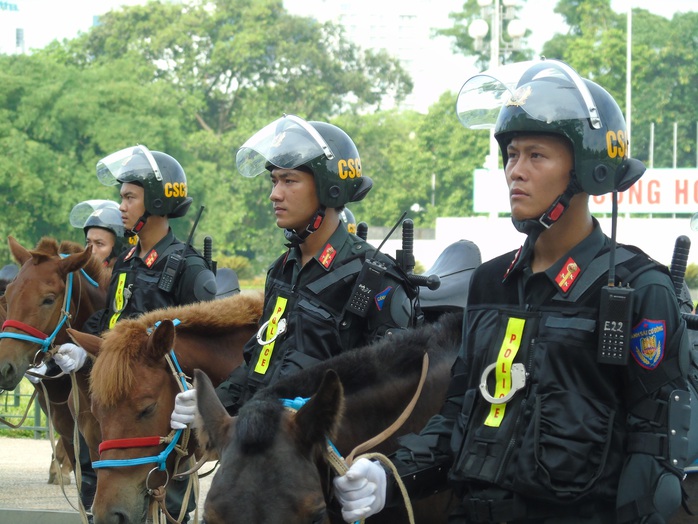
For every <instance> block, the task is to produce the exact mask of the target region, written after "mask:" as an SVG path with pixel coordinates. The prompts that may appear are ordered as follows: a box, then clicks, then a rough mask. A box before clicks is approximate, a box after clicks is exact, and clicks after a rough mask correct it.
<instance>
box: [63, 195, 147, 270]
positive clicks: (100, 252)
mask: <svg viewBox="0 0 698 524" xmlns="http://www.w3.org/2000/svg"><path fill="white" fill-rule="evenodd" d="M70 224H71V225H72V226H73V227H77V228H80V229H82V230H83V231H84V232H85V247H87V246H92V254H93V255H94V256H95V257H97V258H98V259H99V260H102V261H103V262H104V265H105V266H109V267H112V266H113V265H114V263H115V262H116V257H117V255H119V253H121V252H122V251H123V250H124V249H125V247H126V245H127V242H126V239H125V232H124V224H123V222H122V221H121V211H119V204H117V203H116V202H112V201H111V200H85V201H83V202H80V203H78V204H76V205H75V207H73V209H72V210H71V212H70ZM132 238H134V243H135V240H137V239H135V237H132Z"/></svg>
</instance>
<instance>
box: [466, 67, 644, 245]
mask: <svg viewBox="0 0 698 524" xmlns="http://www.w3.org/2000/svg"><path fill="white" fill-rule="evenodd" d="M456 112H457V113H458V118H459V120H460V121H461V123H462V124H463V125H464V126H465V127H468V128H471V129H482V128H492V127H494V136H495V138H496V139H497V142H498V143H499V147H500V149H501V152H502V158H503V160H504V165H505V166H506V163H507V146H508V145H509V143H510V142H511V140H512V139H513V138H514V137H515V136H517V135H519V134H549V135H557V136H562V137H564V138H566V139H567V140H568V141H569V143H570V145H571V146H572V150H573V154H574V167H573V170H572V172H571V173H570V181H569V184H568V186H567V188H566V189H565V191H564V192H563V193H562V194H561V195H559V196H558V197H557V198H556V199H555V200H554V201H553V202H552V203H551V204H550V207H549V208H548V209H547V210H546V211H545V212H544V213H543V214H542V215H541V216H540V217H538V218H532V219H526V220H516V219H514V218H513V217H512V221H513V222H514V226H515V227H516V228H517V229H518V230H519V231H521V232H523V233H526V234H527V235H529V236H530V235H531V234H533V235H538V234H539V233H540V232H541V231H543V230H545V229H547V228H549V227H550V226H552V225H553V224H554V223H555V222H557V221H558V220H559V219H560V217H561V216H562V215H563V214H564V212H565V211H566V210H567V208H568V207H569V205H570V201H571V199H572V197H573V196H574V195H575V194H577V193H580V192H584V193H587V194H590V195H603V194H605V193H609V192H611V191H616V190H617V191H625V190H626V189H628V188H629V187H630V186H631V185H632V184H633V183H635V181H637V180H638V179H639V178H640V177H641V176H642V175H643V173H644V172H645V166H644V164H643V163H642V162H640V161H639V160H636V159H634V158H628V136H627V128H626V125H625V118H623V114H622V113H621V111H620V108H619V107H618V104H617V103H616V101H615V100H614V99H613V97H611V95H609V94H608V92H606V91H605V90H604V89H603V88H602V87H601V86H599V85H598V84H595V83H594V82H592V81H590V80H586V79H582V78H581V77H580V76H579V75H578V74H577V72H576V71H575V70H574V69H572V68H571V67H570V66H568V65H567V64H565V63H564V62H560V61H558V60H540V61H529V62H521V63H517V64H510V65H507V66H504V67H501V68H496V69H493V70H491V71H486V72H484V73H481V74H479V75H476V76H474V77H472V78H470V79H469V80H468V81H467V82H466V83H465V84H464V85H463V87H462V88H461V91H460V93H459V94H458V101H457V103H456ZM493 124H494V125H493Z"/></svg>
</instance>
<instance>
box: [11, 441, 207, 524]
mask: <svg viewBox="0 0 698 524" xmlns="http://www.w3.org/2000/svg"><path fill="white" fill-rule="evenodd" d="M50 461H51V443H50V442H49V441H48V440H34V439H27V438H8V437H0V486H1V489H0V524H19V523H20V522H31V523H32V524H39V523H42V522H47V523H51V524H54V523H55V524H58V523H59V522H61V523H63V522H75V523H76V524H77V523H79V522H80V520H79V518H78V513H77V510H76V509H74V508H73V507H72V506H71V503H72V505H73V506H75V508H77V507H78V495H77V489H76V487H75V478H74V477H72V478H71V484H70V485H68V486H65V495H64V493H63V490H62V489H61V486H55V485H51V484H48V469H49V465H50ZM204 469H205V470H206V471H208V469H209V468H208V465H207V466H205V467H204ZM212 477H213V475H209V476H207V477H205V478H203V479H201V480H200V489H201V496H200V497H199V508H200V509H199V515H201V510H202V504H203V500H204V499H205V496H206V493H207V492H208V488H209V486H210V484H211V479H212ZM28 509H32V510H45V511H48V512H51V513H50V514H49V513H47V514H44V515H38V514H37V515H36V516H34V517H33V518H31V520H26V516H25V517H24V518H25V520H23V519H21V518H20V517H19V515H20V514H21V513H22V512H20V511H17V510H28ZM54 512H55V513H54ZM66 514H67V515H66Z"/></svg>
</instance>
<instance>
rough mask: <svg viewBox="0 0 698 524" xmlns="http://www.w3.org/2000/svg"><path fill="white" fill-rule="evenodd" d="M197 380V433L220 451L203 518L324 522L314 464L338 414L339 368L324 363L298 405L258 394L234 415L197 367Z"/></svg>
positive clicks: (228, 522) (216, 523)
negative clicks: (318, 379)
mask: <svg viewBox="0 0 698 524" xmlns="http://www.w3.org/2000/svg"><path fill="white" fill-rule="evenodd" d="M194 384H195V387H196V389H197V403H198V407H199V413H200V417H201V424H199V425H200V427H201V428H202V429H201V439H202V441H203V442H205V443H206V445H207V447H209V448H211V449H213V450H215V451H216V452H217V454H218V456H219V458H220V469H219V473H218V474H216V476H215V477H214V478H213V481H212V482H211V487H210V489H209V492H208V496H207V498H206V505H205V508H204V518H205V520H206V522H207V523H210V524H224V523H225V524H233V523H246V524H263V523H264V524H273V523H277V522H278V523H282V522H283V523H290V524H320V523H322V522H327V507H326V504H325V495H324V491H325V490H324V486H323V481H322V478H321V475H320V471H319V468H318V465H319V464H320V463H321V460H322V456H323V453H324V451H325V449H326V447H327V438H328V437H330V436H332V435H334V431H335V428H336V427H337V423H338V421H339V418H340V413H341V405H342V399H343V393H342V384H341V383H340V381H339V377H338V376H337V374H336V373H335V372H333V371H332V370H328V371H327V372H326V375H325V377H324V379H323V381H322V383H321V385H320V388H319V389H318V391H317V392H316V393H315V394H314V395H313V396H312V397H311V398H310V399H309V400H308V401H307V402H306V403H305V404H304V405H303V406H302V407H300V408H299V409H298V410H297V411H289V410H287V409H284V408H283V406H282V403H281V402H280V399H278V398H276V397H273V396H255V398H254V399H252V400H250V401H249V402H248V403H247V404H245V406H244V407H243V408H242V409H241V410H240V413H239V415H238V416H237V417H230V416H229V415H228V414H227V412H226V411H225V408H223V406H222V404H221V403H220V401H219V399H218V397H217V396H216V393H215V390H214V388H213V385H212V384H211V381H210V380H209V379H208V377H207V376H206V375H205V374H204V373H202V372H201V371H199V370H197V371H196V372H195V379H194ZM270 483H271V484H270ZM260 486H270V487H271V488H272V490H267V489H259V488H260ZM241 501H244V503H241Z"/></svg>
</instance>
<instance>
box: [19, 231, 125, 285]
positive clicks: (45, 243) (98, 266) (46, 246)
mask: <svg viewBox="0 0 698 524" xmlns="http://www.w3.org/2000/svg"><path fill="white" fill-rule="evenodd" d="M84 250H85V247H84V246H82V245H81V244H78V243H77V242H73V241H72V240H63V241H62V242H61V243H60V245H59V244H58V241H57V240H56V239H55V238H52V237H42V238H41V239H40V240H39V242H38V243H37V244H36V247H35V248H34V249H33V250H32V251H30V253H31V255H32V258H36V259H37V260H41V259H42V258H43V257H47V258H50V257H56V256H58V255H61V254H62V255H74V254H77V253H82V252H83V251H84ZM83 269H84V270H85V273H87V274H88V275H89V276H90V278H92V279H94V280H95V281H96V282H97V283H98V284H99V287H100V288H103V289H104V288H106V287H107V286H108V285H109V278H110V276H111V270H109V269H107V268H105V267H104V265H103V264H102V263H100V261H99V260H97V259H96V258H94V257H90V259H89V260H88V261H87V263H86V264H85V265H84V266H83Z"/></svg>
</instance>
